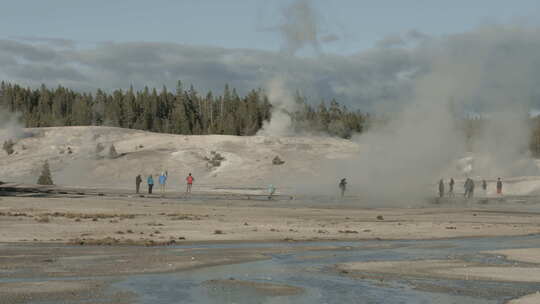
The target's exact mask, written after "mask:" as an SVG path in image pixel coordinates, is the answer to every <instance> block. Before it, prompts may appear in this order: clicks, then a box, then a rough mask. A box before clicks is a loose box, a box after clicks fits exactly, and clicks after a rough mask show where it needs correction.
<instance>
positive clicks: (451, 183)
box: [448, 178, 455, 197]
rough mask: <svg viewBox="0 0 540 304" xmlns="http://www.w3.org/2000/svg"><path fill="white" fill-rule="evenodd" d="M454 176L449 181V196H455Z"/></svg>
mask: <svg viewBox="0 0 540 304" xmlns="http://www.w3.org/2000/svg"><path fill="white" fill-rule="evenodd" d="M454 184H455V182H454V178H450V182H449V183H448V187H449V189H448V197H454Z"/></svg>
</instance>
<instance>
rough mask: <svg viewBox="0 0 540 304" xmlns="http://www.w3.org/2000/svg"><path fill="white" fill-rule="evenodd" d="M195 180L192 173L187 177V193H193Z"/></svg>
mask: <svg viewBox="0 0 540 304" xmlns="http://www.w3.org/2000/svg"><path fill="white" fill-rule="evenodd" d="M194 181H195V178H194V177H193V176H192V175H191V173H190V174H189V175H188V176H187V177H186V182H187V188H186V193H191V187H192V186H193V182H194Z"/></svg>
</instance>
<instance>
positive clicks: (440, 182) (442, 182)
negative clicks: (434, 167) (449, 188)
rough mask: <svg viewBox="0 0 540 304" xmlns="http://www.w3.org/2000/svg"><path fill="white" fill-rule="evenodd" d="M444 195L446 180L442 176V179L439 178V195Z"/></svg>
mask: <svg viewBox="0 0 540 304" xmlns="http://www.w3.org/2000/svg"><path fill="white" fill-rule="evenodd" d="M443 196H444V181H443V179H442V178H441V180H439V197H443Z"/></svg>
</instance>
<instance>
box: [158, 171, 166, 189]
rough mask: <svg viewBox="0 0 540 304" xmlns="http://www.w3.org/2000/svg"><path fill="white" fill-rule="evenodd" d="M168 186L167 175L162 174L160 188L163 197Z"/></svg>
mask: <svg viewBox="0 0 540 304" xmlns="http://www.w3.org/2000/svg"><path fill="white" fill-rule="evenodd" d="M166 185H167V173H166V172H161V174H160V175H159V188H160V190H161V195H164V194H165V186H166Z"/></svg>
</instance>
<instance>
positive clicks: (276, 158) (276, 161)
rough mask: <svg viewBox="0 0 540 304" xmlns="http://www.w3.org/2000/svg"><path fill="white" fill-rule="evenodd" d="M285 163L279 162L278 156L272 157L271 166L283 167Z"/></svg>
mask: <svg viewBox="0 0 540 304" xmlns="http://www.w3.org/2000/svg"><path fill="white" fill-rule="evenodd" d="M284 163H285V161H283V160H281V158H279V156H276V157H274V159H272V164H274V165H283V164H284Z"/></svg>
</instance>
